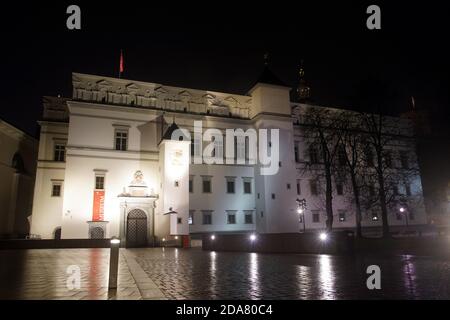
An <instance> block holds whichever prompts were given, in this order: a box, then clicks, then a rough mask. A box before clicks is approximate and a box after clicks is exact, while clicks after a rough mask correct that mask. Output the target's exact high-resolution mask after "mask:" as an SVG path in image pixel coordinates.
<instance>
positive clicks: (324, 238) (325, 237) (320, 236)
mask: <svg viewBox="0 0 450 320" xmlns="http://www.w3.org/2000/svg"><path fill="white" fill-rule="evenodd" d="M319 239H320V240H321V241H327V239H328V235H327V234H326V233H325V232H321V233H320V234H319Z"/></svg>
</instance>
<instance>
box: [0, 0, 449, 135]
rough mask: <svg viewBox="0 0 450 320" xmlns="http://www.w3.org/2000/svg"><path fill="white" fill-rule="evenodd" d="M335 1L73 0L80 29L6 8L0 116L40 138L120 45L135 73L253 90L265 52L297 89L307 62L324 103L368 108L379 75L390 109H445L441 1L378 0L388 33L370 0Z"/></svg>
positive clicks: (50, 12)
mask: <svg viewBox="0 0 450 320" xmlns="http://www.w3.org/2000/svg"><path fill="white" fill-rule="evenodd" d="M335 2H339V3H338V4H336V3H335V4H332V3H333V2H330V3H328V2H320V1H314V6H313V5H312V4H311V2H299V3H298V4H297V5H296V6H295V7H293V6H289V7H288V5H287V4H283V3H282V2H279V1H277V2H271V3H270V4H269V3H267V4H266V3H265V2H262V1H259V2H255V3H252V4H246V5H244V4H243V3H244V2H243V1H240V2H233V1H227V2H212V1H210V2H204V3H201V2H195V4H193V3H191V2H186V3H184V4H177V3H176V2H172V1H171V2H170V3H168V4H167V5H165V4H164V3H161V2H160V3H158V4H156V3H155V2H153V1H152V2H149V1H147V2H135V1H127V2H126V4H125V3H122V5H121V6H118V5H117V4H115V2H112V1H110V2H105V3H102V2H100V3H99V4H97V5H96V6H95V7H94V6H93V5H92V4H89V3H85V2H76V1H75V2H74V3H77V4H79V5H80V7H81V10H82V30H81V31H69V30H67V29H66V28H65V20H66V17H67V15H66V14H65V9H66V7H67V5H68V4H69V3H64V2H61V1H58V2H57V4H53V5H52V6H49V5H48V4H45V2H39V3H37V4H36V3H35V4H33V5H31V4H30V5H29V6H28V7H26V5H25V4H20V7H19V8H17V7H16V8H11V9H9V10H4V11H3V16H4V19H3V20H2V29H1V37H2V47H1V48H2V49H1V53H0V58H1V61H2V88H3V97H2V102H3V103H2V106H1V108H0V117H1V118H2V119H4V120H6V121H8V122H10V123H12V124H14V125H16V126H18V127H19V128H21V129H23V130H25V131H26V132H28V133H30V134H35V133H36V130H37V125H36V121H37V120H38V119H39V117H40V115H41V110H42V107H41V97H42V96H43V95H57V94H61V95H63V96H70V95H71V72H82V73H92V74H98V75H105V76H117V73H118V63H119V52H120V49H121V48H122V49H123V50H124V58H125V74H124V78H128V79H134V80H142V81H149V82H158V83H162V84H167V85H174V86H182V87H191V88H198V89H209V90H215V91H225V92H233V93H245V92H246V91H247V90H248V89H249V86H250V85H251V84H252V83H253V82H254V81H255V79H256V78H257V77H258V75H259V74H260V73H261V71H262V69H263V54H264V53H265V52H269V54H270V68H271V69H272V71H273V72H274V73H275V74H277V75H278V76H279V78H281V79H282V80H283V81H285V82H286V83H288V84H290V85H296V83H297V82H298V77H297V74H298V67H299V64H300V60H301V59H304V60H305V69H306V79H307V81H308V82H309V84H310V86H311V88H312V94H313V98H314V101H315V102H316V103H319V104H323V105H326V106H343V107H349V108H354V109H358V108H363V107H361V106H357V104H358V102H357V101H358V99H357V98H355V97H357V96H358V94H359V92H360V90H361V86H364V85H366V86H367V85H368V84H370V83H371V81H374V80H375V81H378V82H380V83H383V85H384V87H385V88H386V90H387V91H388V92H389V102H388V103H387V104H388V105H389V106H388V108H389V111H388V112H390V113H394V114H396V113H399V112H402V111H405V110H407V109H408V108H409V107H410V97H411V96H412V95H413V96H414V97H415V99H416V104H417V106H418V107H420V108H426V109H429V110H434V111H435V112H437V113H438V114H440V115H445V116H446V115H448V110H449V93H448V91H449V88H450V83H449V70H450V66H449V65H450V63H449V57H450V54H449V53H450V52H449V51H450V50H449V49H448V48H447V46H448V45H447V43H448V39H449V38H450V37H449V34H448V32H447V28H446V21H448V19H449V15H450V13H449V12H448V10H446V8H445V6H444V5H442V4H440V2H436V3H433V2H432V1H427V2H423V1H422V2H421V4H413V3H410V1H404V2H403V1H391V2H395V6H394V5H393V4H389V5H388V4H385V3H380V2H374V3H375V4H379V5H380V7H381V14H382V30H375V31H371V30H368V29H367V28H366V19H367V16H368V15H367V14H366V13H365V11H366V8H367V5H369V4H372V2H367V3H363V2H361V3H356V2H350V1H348V2H347V1H345V3H342V2H343V1H335ZM96 3H97V2H96ZM70 4H71V3H70ZM24 7H26V8H27V10H24ZM369 86H370V85H369ZM439 118H440V119H442V118H443V116H439Z"/></svg>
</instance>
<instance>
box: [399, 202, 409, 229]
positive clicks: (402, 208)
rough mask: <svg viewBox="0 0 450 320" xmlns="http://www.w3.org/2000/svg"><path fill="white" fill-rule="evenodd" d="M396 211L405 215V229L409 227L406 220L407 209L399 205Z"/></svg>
mask: <svg viewBox="0 0 450 320" xmlns="http://www.w3.org/2000/svg"><path fill="white" fill-rule="evenodd" d="M398 211H400V213H402V214H403V215H404V216H405V223H406V229H409V221H408V210H407V208H406V206H401V207H400V208H399V209H398Z"/></svg>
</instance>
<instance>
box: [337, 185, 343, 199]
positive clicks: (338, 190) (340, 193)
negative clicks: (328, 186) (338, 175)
mask: <svg viewBox="0 0 450 320" xmlns="http://www.w3.org/2000/svg"><path fill="white" fill-rule="evenodd" d="M336 192H337V194H338V195H339V196H342V195H343V194H344V185H343V184H342V182H337V183H336Z"/></svg>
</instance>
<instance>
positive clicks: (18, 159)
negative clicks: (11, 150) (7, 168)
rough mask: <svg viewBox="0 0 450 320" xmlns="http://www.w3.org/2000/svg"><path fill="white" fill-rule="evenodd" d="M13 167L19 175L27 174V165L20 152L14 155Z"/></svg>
mask: <svg viewBox="0 0 450 320" xmlns="http://www.w3.org/2000/svg"><path fill="white" fill-rule="evenodd" d="M12 167H13V168H14V169H16V172H17V173H25V165H24V163H23V159H22V156H21V155H20V154H19V153H18V152H16V153H15V154H14V157H13V159H12Z"/></svg>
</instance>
